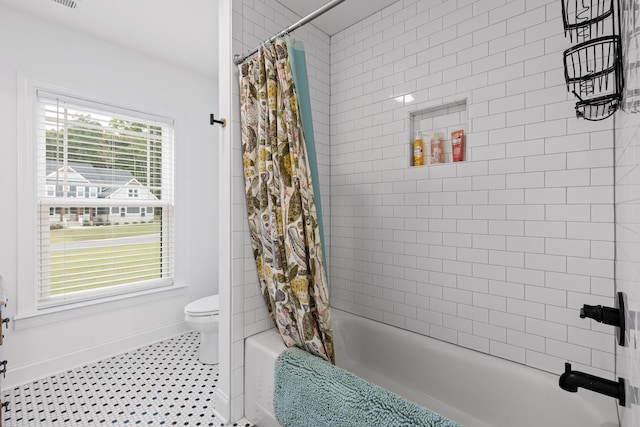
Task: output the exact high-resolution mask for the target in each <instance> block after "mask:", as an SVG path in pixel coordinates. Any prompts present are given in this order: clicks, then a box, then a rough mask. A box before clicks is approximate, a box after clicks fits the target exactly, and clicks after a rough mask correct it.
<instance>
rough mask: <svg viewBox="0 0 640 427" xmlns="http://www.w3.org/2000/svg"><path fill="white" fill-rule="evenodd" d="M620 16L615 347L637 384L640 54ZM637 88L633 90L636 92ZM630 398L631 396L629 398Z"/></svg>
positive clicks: (631, 21)
mask: <svg viewBox="0 0 640 427" xmlns="http://www.w3.org/2000/svg"><path fill="white" fill-rule="evenodd" d="M630 3H632V2H629V1H623V2H622V5H623V6H624V8H625V9H626V8H628V7H629V5H630ZM623 16H624V18H625V19H624V21H623V25H622V28H623V31H622V46H623V59H624V76H625V85H626V91H625V92H626V93H625V98H624V100H623V104H622V105H623V109H622V110H618V112H617V113H616V116H615V167H616V170H615V193H616V194H615V200H616V291H619V292H624V293H625V294H626V296H627V303H628V317H627V319H626V320H627V325H629V326H628V328H627V335H626V342H627V343H628V344H627V346H626V347H617V350H616V375H617V376H619V377H622V378H625V379H626V380H627V383H628V384H629V386H631V387H636V388H637V387H639V386H640V350H638V347H637V342H638V340H639V338H640V337H639V336H638V325H637V313H638V312H639V311H640V271H638V265H640V252H638V245H639V244H640V235H639V234H638V225H639V224H640V216H639V215H638V213H640V192H639V191H638V188H639V187H638V186H639V185H640V168H639V167H638V166H639V163H638V162H639V159H638V155H637V153H638V149H639V148H640V139H638V131H639V130H640V109H639V108H638V105H639V104H638V102H640V99H638V93H637V92H636V91H637V90H638V88H639V87H640V76H639V75H638V68H637V66H636V65H635V64H637V62H638V61H639V60H640V51H639V50H638V43H637V38H636V37H637V36H634V35H636V34H638V31H639V30H640V29H639V28H638V25H640V24H639V23H638V20H637V12H635V11H634V12H631V13H628V14H626V15H623ZM634 92H635V93H634ZM627 400H629V398H627ZM619 413H620V422H621V425H622V426H623V427H633V426H637V425H640V406H638V405H636V404H630V403H628V404H627V407H626V408H621V409H620V411H619Z"/></svg>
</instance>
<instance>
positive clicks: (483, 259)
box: [330, 0, 615, 378]
mask: <svg viewBox="0 0 640 427" xmlns="http://www.w3.org/2000/svg"><path fill="white" fill-rule="evenodd" d="M568 47H569V41H568V40H566V39H565V37H564V35H563V25H562V17H561V4H560V2H558V1H557V0H533V1H532V0H528V1H525V0H512V1H506V0H491V1H488V0H476V1H473V0H457V1H440V0H400V1H398V2H396V3H394V4H393V5H391V6H389V7H387V8H386V9H384V10H382V11H380V12H378V13H375V14H373V15H372V16H370V17H368V18H366V19H364V20H363V21H361V22H359V23H357V24H355V25H353V26H352V27H350V28H348V29H346V30H344V31H342V32H340V33H338V34H336V35H334V36H332V37H331V78H330V84H331V97H330V101H331V115H330V119H331V135H330V137H331V153H330V154H331V156H330V165H331V170H330V185H331V189H330V197H331V203H330V205H331V229H330V230H331V261H330V267H331V268H330V283H331V298H332V304H333V305H334V306H335V307H336V308H339V309H343V310H346V311H349V312H352V313H356V314H358V315H361V316H365V317H368V318H372V319H375V320H378V321H381V322H384V323H388V324H391V325H394V326H397V327H400V328H404V329H408V330H411V331H415V332H417V333H420V334H424V335H428V336H431V337H434V338H438V339H441V340H445V341H448V342H451V343H454V344H457V345H460V346H463V347H468V348H471V349H474V350H478V351H481V352H484V353H488V354H491V355H494V356H497V357H501V358H505V359H509V360H512V361H515V362H518V363H523V364H526V365H528V366H531V367H534V368H539V369H542V370H546V371H549V372H552V373H560V372H562V371H563V370H564V362H565V361H569V362H571V363H572V365H573V367H574V369H578V370H583V371H587V372H590V373H592V374H595V375H599V376H603V377H606V378H613V377H614V369H615V349H614V339H613V330H612V328H611V327H609V326H603V325H600V324H597V323H595V322H593V321H591V320H582V319H580V318H579V316H578V313H579V307H581V306H582V304H585V303H587V304H603V305H611V304H613V295H614V206H613V195H614V169H613V166H614V160H613V159H614V152H613V146H614V142H613V130H612V129H613V125H612V123H613V120H612V119H608V120H604V121H601V122H589V121H585V120H578V119H576V118H575V112H574V103H575V99H574V98H573V95H571V94H569V93H568V92H567V90H566V87H565V85H564V76H563V68H562V64H563V59H562V51H563V50H564V49H566V48H568ZM407 95H411V97H408V96H407ZM460 100H464V101H466V105H467V107H466V114H465V116H466V117H465V118H466V123H465V124H464V126H463V128H464V129H465V130H466V134H467V140H466V142H467V147H466V153H465V154H466V161H464V162H461V163H455V164H451V163H450V164H444V165H431V166H423V167H410V155H409V149H408V147H409V144H410V143H411V141H412V138H413V135H411V122H410V113H415V112H417V111H420V110H423V109H431V108H434V107H437V106H440V105H444V104H448V103H450V102H453V101H460Z"/></svg>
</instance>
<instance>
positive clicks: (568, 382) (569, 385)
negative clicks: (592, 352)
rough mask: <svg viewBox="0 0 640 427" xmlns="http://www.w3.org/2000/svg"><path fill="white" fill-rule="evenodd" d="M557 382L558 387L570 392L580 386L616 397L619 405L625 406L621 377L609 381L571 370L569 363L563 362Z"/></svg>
mask: <svg viewBox="0 0 640 427" xmlns="http://www.w3.org/2000/svg"><path fill="white" fill-rule="evenodd" d="M559 384H560V388H562V389H563V390H566V391H568V392H571V393H575V392H577V391H578V388H579V387H582V388H586V389H587V390H591V391H595V392H596V393H600V394H604V395H607V396H610V397H613V398H615V399H618V401H619V403H620V406H625V403H626V399H625V385H624V379H623V378H618V381H617V382H616V381H610V380H608V379H605V378H600V377H596V376H593V375H589V374H585V373H584V372H579V371H572V370H571V364H570V363H565V364H564V373H563V374H562V375H560V381H559Z"/></svg>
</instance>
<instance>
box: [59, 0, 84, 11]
mask: <svg viewBox="0 0 640 427" xmlns="http://www.w3.org/2000/svg"><path fill="white" fill-rule="evenodd" d="M53 1H54V2H56V3H60V4H61V5H63V6H67V7H70V8H71V9H75V8H77V7H78V3H80V1H79V0H53Z"/></svg>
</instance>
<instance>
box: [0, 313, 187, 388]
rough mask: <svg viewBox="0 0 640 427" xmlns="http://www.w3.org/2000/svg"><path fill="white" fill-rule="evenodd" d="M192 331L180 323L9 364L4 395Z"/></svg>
mask: <svg viewBox="0 0 640 427" xmlns="http://www.w3.org/2000/svg"><path fill="white" fill-rule="evenodd" d="M189 330H190V328H189V327H188V326H187V325H186V324H185V323H184V322H178V323H174V324H171V325H166V326H163V327H160V328H155V329H150V330H147V331H144V332H141V333H138V334H135V335H129V336H126V337H122V338H119V339H117V340H112V341H108V342H104V343H100V344H99V345H94V346H90V347H87V348H83V349H80V350H75V351H72V352H69V353H65V354H60V355H57V356H55V357H50V358H47V359H43V360H39V361H37V362H33V363H29V364H24V365H17V364H10V365H9V366H8V368H9V369H8V370H7V376H6V379H3V381H2V391H5V390H10V389H12V388H15V387H18V386H20V385H22V384H26V383H30V382H33V381H35V380H38V379H41V378H46V377H49V376H52V375H56V374H59V373H61V372H66V371H69V370H72V369H75V368H78V367H80V366H85V365H87V364H90V363H94V362H97V361H99V360H102V359H106V358H109V357H112V356H115V355H118V354H122V353H126V352H128V351H131V350H135V349H137V348H140V347H144V346H146V345H150V344H153V343H156V342H158V341H163V340H165V339H168V338H171V337H174V336H176V335H181V334H183V333H186V332H188V331H189Z"/></svg>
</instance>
